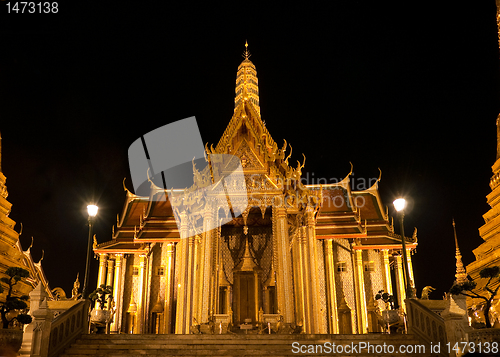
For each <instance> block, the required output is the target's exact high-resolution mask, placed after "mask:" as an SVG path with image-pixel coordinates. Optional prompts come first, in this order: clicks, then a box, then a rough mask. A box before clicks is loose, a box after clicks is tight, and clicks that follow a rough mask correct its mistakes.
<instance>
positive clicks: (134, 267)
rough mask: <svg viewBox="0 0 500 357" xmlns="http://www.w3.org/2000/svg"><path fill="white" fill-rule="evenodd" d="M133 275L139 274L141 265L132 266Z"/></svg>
mask: <svg viewBox="0 0 500 357" xmlns="http://www.w3.org/2000/svg"><path fill="white" fill-rule="evenodd" d="M132 275H139V267H138V266H133V267H132Z"/></svg>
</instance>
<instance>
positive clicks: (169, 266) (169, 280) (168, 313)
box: [163, 243, 175, 333]
mask: <svg viewBox="0 0 500 357" xmlns="http://www.w3.org/2000/svg"><path fill="white" fill-rule="evenodd" d="M174 257H175V244H174V243H167V262H166V267H165V268H166V269H165V307H164V309H163V312H164V314H165V318H164V322H165V328H164V329H163V331H164V333H171V332H172V311H173V310H172V302H173V292H174Z"/></svg>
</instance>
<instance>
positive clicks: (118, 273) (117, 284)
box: [110, 254, 123, 332]
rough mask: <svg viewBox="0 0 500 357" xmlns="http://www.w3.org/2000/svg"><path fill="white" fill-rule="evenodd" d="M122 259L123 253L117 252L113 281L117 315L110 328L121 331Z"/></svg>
mask: <svg viewBox="0 0 500 357" xmlns="http://www.w3.org/2000/svg"><path fill="white" fill-rule="evenodd" d="M122 261H123V254H115V281H114V283H113V300H114V302H115V316H114V318H113V322H112V323H111V326H110V330H111V331H113V332H118V331H119V325H120V324H119V323H118V322H119V321H120V318H121V310H122V301H121V299H120V295H121V290H122Z"/></svg>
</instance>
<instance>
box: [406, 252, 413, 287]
mask: <svg viewBox="0 0 500 357" xmlns="http://www.w3.org/2000/svg"><path fill="white" fill-rule="evenodd" d="M406 261H407V262H408V275H409V276H410V281H409V282H408V285H410V286H411V287H412V288H415V277H414V275H413V264H412V262H411V249H409V248H408V249H406Z"/></svg>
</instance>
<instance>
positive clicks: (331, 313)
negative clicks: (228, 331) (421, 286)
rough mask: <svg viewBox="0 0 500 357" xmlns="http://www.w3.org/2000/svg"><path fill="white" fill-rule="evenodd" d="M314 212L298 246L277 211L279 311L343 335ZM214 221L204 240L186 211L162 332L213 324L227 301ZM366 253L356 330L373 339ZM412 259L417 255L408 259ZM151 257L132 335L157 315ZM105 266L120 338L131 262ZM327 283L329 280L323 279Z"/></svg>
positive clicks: (329, 257) (329, 248)
mask: <svg viewBox="0 0 500 357" xmlns="http://www.w3.org/2000/svg"><path fill="white" fill-rule="evenodd" d="M314 214H315V213H314V211H313V210H306V213H305V225H304V226H302V227H299V228H298V232H297V239H295V240H293V243H292V246H291V247H290V240H289V236H288V223H287V213H286V209H285V208H279V207H273V245H274V250H275V252H274V258H273V265H274V270H275V272H276V292H277V303H278V312H279V314H280V315H282V317H283V322H284V323H285V324H290V325H292V324H295V323H300V322H302V326H303V331H304V332H305V333H339V326H338V313H337V293H336V284H335V263H334V262H335V259H334V244H333V239H325V240H324V241H323V245H321V244H318V241H317V239H316V227H315V217H314ZM214 215H215V214H214V212H213V211H211V210H207V211H206V212H205V215H204V223H203V224H204V233H202V234H200V235H196V234H195V232H194V231H193V230H192V229H189V225H188V220H187V215H186V214H185V213H181V214H180V219H181V232H180V235H181V240H180V241H179V242H178V243H177V245H175V243H167V256H166V267H165V268H166V269H165V275H164V277H163V279H164V281H163V283H162V286H164V287H165V292H164V302H163V306H164V307H163V314H162V315H163V316H164V318H163V324H162V326H163V327H162V329H161V331H162V332H163V333H170V332H174V333H177V334H188V333H190V328H191V326H192V325H193V324H194V323H206V322H208V320H209V318H210V315H211V314H213V313H215V311H216V306H218V295H219V294H218V288H217V287H218V281H217V280H218V274H217V273H216V272H217V271H218V270H219V266H218V265H219V261H218V255H217V253H216V252H217V251H219V247H218V246H217V245H218V239H217V238H218V235H217V232H218V230H217V229H209V227H213V226H214V225H213V220H214ZM322 247H323V248H322ZM290 248H291V249H290ZM356 248H358V249H356ZM360 248H361V246H359V247H356V246H353V254H354V263H355V264H354V267H353V268H354V285H355V294H356V304H357V305H356V306H355V309H356V310H357V314H356V316H357V318H356V321H353V322H354V324H355V325H356V330H357V331H355V330H354V329H353V332H358V333H367V332H368V316H367V297H366V292H365V274H364V266H363V259H362V249H360ZM320 249H323V254H324V258H325V259H324V262H325V266H324V271H325V275H324V276H323V275H322V274H321V271H320V258H321V257H322V254H321V251H320ZM408 253H410V249H408ZM382 254H383V262H384V277H385V286H386V291H387V292H388V293H389V294H392V293H393V289H392V279H391V271H390V260H389V251H388V250H387V249H383V250H382ZM408 257H411V255H410V254H408ZM148 259H149V258H148V256H147V255H145V254H140V255H139V272H138V277H137V278H138V280H136V284H137V292H136V299H137V300H136V301H134V299H133V297H132V300H131V305H132V304H135V306H136V307H137V309H136V310H135V311H130V308H129V312H131V313H133V314H134V315H135V317H136V323H135V324H134V326H133V329H132V330H130V331H128V332H133V333H145V332H147V329H146V323H147V321H148V318H149V316H146V315H147V314H148V312H149V311H147V309H148V307H149V303H146V302H149V299H150V296H149V293H148V292H146V291H145V284H146V282H147V281H149V280H148V278H147V277H148V276H150V275H151V272H149V270H150V268H149V261H148ZM176 259H177V261H176ZM395 260H396V288H397V292H398V298H399V299H398V300H399V305H400V306H404V303H403V302H404V299H405V298H406V293H405V288H404V280H403V276H402V271H403V270H402V269H401V268H402V262H401V256H396V257H395ZM99 261H100V263H99V276H98V286H100V285H102V284H105V285H111V286H113V299H114V303H115V309H116V315H115V318H114V320H113V323H112V324H111V331H112V332H118V331H120V330H122V326H121V321H122V319H123V315H122V314H123V312H124V311H125V312H126V311H127V309H124V308H123V306H122V304H123V291H124V278H125V271H124V270H125V269H124V266H125V261H126V259H125V257H124V255H123V254H114V260H113V259H108V255H107V254H100V259H99ZM174 265H175V268H174ZM292 265H293V269H292ZM175 269H177V278H178V282H177V283H178V284H177V287H176V288H177V301H176V316H175V326H172V324H173V321H172V320H173V315H172V310H173V302H174V301H173V300H174V299H173V298H174V296H173V294H174V278H175V274H176V273H175ZM408 270H409V272H410V279H411V280H412V282H413V281H414V280H413V269H412V263H411V258H410V259H409V260H408ZM148 272H149V275H148ZM292 274H293V277H292ZM321 279H325V280H324V281H321ZM321 284H325V289H324V290H325V292H326V296H325V298H326V309H327V311H324V309H323V306H322V305H321V296H320V291H321V289H320V285H321ZM133 291H134V289H133V288H132V296H134V293H133ZM158 298H159V296H158ZM291 301H292V302H294V303H291ZM351 308H352V307H351ZM325 314H326V315H325ZM325 316H326V320H325ZM195 320H196V321H195ZM325 322H326V323H325Z"/></svg>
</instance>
